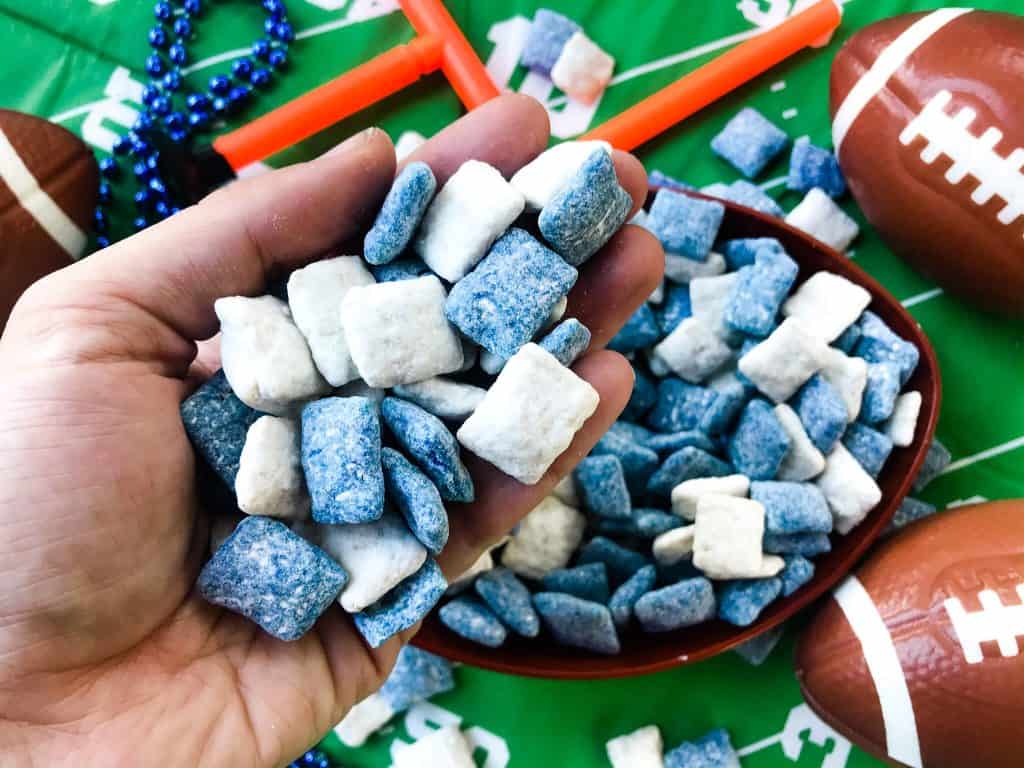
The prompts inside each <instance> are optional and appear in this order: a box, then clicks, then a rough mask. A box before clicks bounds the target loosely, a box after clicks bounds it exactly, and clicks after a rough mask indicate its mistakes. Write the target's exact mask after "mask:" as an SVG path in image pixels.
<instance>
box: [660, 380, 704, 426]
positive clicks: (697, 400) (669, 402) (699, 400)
mask: <svg viewBox="0 0 1024 768" xmlns="http://www.w3.org/2000/svg"><path fill="white" fill-rule="evenodd" d="M717 398H718V393H717V392H715V391H714V390H713V389H708V388H707V387H701V386H698V385H697V384H690V383H689V382H685V381H683V380H682V379H677V378H675V377H672V378H667V379H662V380H661V381H660V382H659V383H658V401H657V403H655V405H654V409H653V410H652V411H651V412H650V413H648V414H647V426H649V427H651V428H652V429H655V430H657V431H659V432H685V431H688V430H692V429H696V428H697V427H698V426H700V422H701V419H703V418H704V414H705V413H706V412H707V410H708V409H709V408H711V406H712V405H714V403H715V400H716V399H717Z"/></svg>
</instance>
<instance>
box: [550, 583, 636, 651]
mask: <svg viewBox="0 0 1024 768" xmlns="http://www.w3.org/2000/svg"><path fill="white" fill-rule="evenodd" d="M533 605H534V607H535V608H536V609H537V613H539V614H540V616H541V619H543V621H544V625H545V626H546V627H547V628H548V631H550V632H551V634H552V636H553V637H554V638H555V640H556V641H557V642H558V643H561V644H562V645H569V646H572V647H574V648H583V649H585V650H588V651H594V652H595V653H604V654H616V653H618V652H619V650H620V648H621V646H620V644H619V636H618V633H617V632H616V631H615V622H613V621H612V614H611V611H609V610H608V607H607V606H605V605H602V604H601V603H593V602H590V601H588V600H580V599H579V598H578V597H573V596H572V595H564V594H561V593H559V592H540V593H538V594H536V595H534V596H533Z"/></svg>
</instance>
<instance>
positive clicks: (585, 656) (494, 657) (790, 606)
mask: <svg viewBox="0 0 1024 768" xmlns="http://www.w3.org/2000/svg"><path fill="white" fill-rule="evenodd" d="M653 191H656V190H652V192H653ZM696 196H697V197H700V196H701V195H696ZM725 207H726V213H725V219H724V221H723V223H722V229H721V233H720V236H721V237H722V239H725V240H731V239H733V238H740V237H774V238H777V239H778V240H779V241H780V242H781V243H782V245H783V246H784V247H785V248H786V250H787V251H788V252H789V254H790V256H792V257H793V258H794V259H795V260H796V262H797V264H799V265H800V275H799V277H798V279H797V282H798V283H800V282H803V281H804V280H806V279H807V278H808V277H809V276H810V275H812V274H813V273H815V272H819V271H822V270H827V271H829V272H835V273H836V274H839V275H842V276H843V277H845V278H847V279H849V280H852V281H853V282H855V283H857V284H858V285H861V286H863V287H864V288H866V289H867V290H868V291H870V293H871V306H870V309H871V310H872V311H874V312H875V313H877V314H878V315H879V317H881V318H882V319H883V320H885V322H886V323H888V324H889V327H891V328H892V329H893V330H894V331H895V332H896V333H898V334H899V335H900V336H902V337H903V338H905V339H907V340H909V341H912V342H913V343H914V344H916V345H917V347H918V349H920V350H921V361H920V363H919V364H918V366H917V370H916V371H914V375H913V376H912V377H911V379H910V381H909V382H908V383H907V386H906V389H907V390H914V389H916V390H918V391H920V393H921V396H922V403H921V415H920V417H919V419H918V423H917V434H916V435H915V437H914V443H913V444H912V445H911V446H909V447H907V448H897V449H895V450H893V452H892V455H891V456H890V458H889V461H888V462H887V463H886V465H885V469H884V470H883V471H882V474H881V475H880V476H879V478H878V483H879V485H880V486H881V489H882V501H881V503H880V504H879V505H878V506H877V507H876V508H875V509H874V510H873V511H872V512H871V513H870V514H869V515H868V517H867V518H866V519H865V520H864V522H862V523H861V524H860V525H859V526H857V528H855V529H854V531H853V532H852V533H851V534H849V535H847V536H837V535H833V536H832V551H831V552H829V553H827V554H825V555H821V556H819V557H816V558H815V559H814V564H815V575H814V579H813V580H812V581H810V582H809V583H808V584H806V585H805V586H804V587H802V588H801V589H799V590H797V591H796V592H795V593H793V594H792V595H790V596H789V597H787V598H783V599H781V600H777V601H776V602H774V603H772V604H771V605H770V606H769V607H768V608H767V609H766V610H765V611H764V612H763V613H762V614H761V616H760V617H759V618H758V620H757V621H756V622H754V623H753V624H752V625H750V626H749V627H734V626H733V625H731V624H727V623H726V622H724V621H717V620H716V621H710V622H706V623H704V624H700V625H698V626H695V627H687V628H685V629H680V630H676V631H674V632H665V633H660V634H647V633H644V632H641V631H640V630H639V629H636V628H635V627H634V628H631V629H629V630H627V631H625V632H620V639H621V641H622V652H621V653H619V654H618V655H616V656H600V655H597V654H593V653H590V652H587V651H583V650H580V649H578V648H568V647H565V646H562V645H558V644H556V643H555V642H554V641H553V640H551V639H550V637H548V636H546V635H543V634H542V635H541V636H540V637H538V638H535V639H533V640H526V639H524V638H521V637H519V636H517V635H514V634H512V633H509V639H508V640H507V641H506V643H505V645H503V646H502V647H501V648H497V649H490V648H485V647H483V646H481V645H477V644H475V643H471V642H469V641H468V640H464V639H463V638H461V637H459V636H458V635H456V634H454V633H453V632H451V631H450V630H448V629H447V628H445V626H444V625H442V624H441V622H440V621H438V619H437V616H436V612H435V613H434V614H431V615H430V616H429V617H428V618H427V620H426V622H425V623H424V625H423V629H422V630H421V631H420V633H419V634H418V635H417V636H416V639H415V640H414V643H415V644H416V645H418V646H419V647H421V648H423V649H425V650H428V651H431V652H432V653H436V654H439V655H441V656H444V657H446V658H448V659H452V660H453V661H461V662H464V663H466V664H471V665H473V666H475V667H483V668H484V669H493V670H495V671H497V672H506V673H509V674H514V675H526V676H528V677H545V678H561V679H594V678H609V677H626V676H629V675H641V674H646V673H649V672H657V671H659V670H662V669H668V668H670V667H675V666H679V665H681V664H689V663H692V662H695V661H701V660H702V659H707V658H710V657H711V656H715V655H717V654H719V653H722V652H723V651H727V650H729V649H731V648H734V647H736V646H737V645H739V644H741V643H743V642H746V641H747V640H750V639H751V638H752V637H755V636H756V635H759V634H761V633H762V632H765V631H767V630H769V629H771V628H772V627H774V626H776V625H778V624H781V623H782V622H783V621H785V620H786V619H788V618H790V617H791V616H793V614H795V613H796V612H797V611H799V610H801V609H802V608H804V607H806V606H807V605H809V604H810V603H812V602H814V601H815V600H816V599H817V598H818V597H820V596H821V595H822V594H823V593H824V592H825V591H827V590H828V589H830V588H831V587H832V586H833V585H834V584H835V583H836V582H837V581H839V579H840V578H842V576H844V575H845V574H846V573H847V572H848V571H849V570H850V569H851V568H853V566H854V565H855V564H856V563H857V561H858V560H859V559H860V558H861V556H862V555H863V554H864V552H865V551H866V550H867V549H868V547H870V546H871V544H872V542H874V540H875V539H876V538H877V537H878V536H879V534H880V533H881V532H882V530H883V529H884V528H885V526H886V525H887V524H888V523H889V521H890V520H891V519H892V516H893V515H894V514H895V512H896V509H897V507H899V505H900V502H901V501H902V500H903V497H904V496H906V494H907V492H908V491H909V490H910V485H911V482H912V480H913V478H914V477H915V476H916V475H917V472H918V470H919V469H920V468H921V463H922V462H923V461H924V457H925V453H927V450H928V445H929V443H930V442H931V439H932V435H933V434H934V432H935V424H936V421H937V420H938V414H939V401H940V399H941V385H940V382H939V367H938V362H937V361H936V359H935V352H934V350H933V349H932V347H931V344H929V342H928V339H927V337H926V336H925V335H924V333H923V332H922V331H921V329H920V328H919V327H918V325H917V323H916V322H915V321H914V319H913V318H912V317H911V316H910V314H908V313H907V311H906V310H905V309H904V308H903V306H902V305H901V304H900V303H899V302H898V301H897V300H896V299H895V298H894V297H893V296H892V294H890V293H889V292H888V291H886V290H885V289H884V288H883V287H882V286H881V285H880V284H879V283H878V282H877V281H876V280H875V279H874V278H872V277H871V276H870V275H868V274H867V273H866V272H864V271H863V270H862V269H860V268H859V267H858V266H857V265H856V264H854V263H853V262H852V261H850V260H849V259H848V258H847V257H845V256H843V255H841V254H839V253H837V252H836V251H833V250H832V249H831V248H829V247H827V246H826V245H824V244H822V243H820V242H818V241H817V240H815V239H813V238H812V237H810V236H808V235H806V234H804V233H803V232H801V231H799V230H797V229H794V228H793V227H790V226H789V225H787V224H785V223H784V222H782V221H781V220H780V219H776V218H772V217H769V216H765V215H762V214H760V213H757V212H756V211H752V210H750V209H747V208H743V207H741V206H738V205H733V204H731V203H725Z"/></svg>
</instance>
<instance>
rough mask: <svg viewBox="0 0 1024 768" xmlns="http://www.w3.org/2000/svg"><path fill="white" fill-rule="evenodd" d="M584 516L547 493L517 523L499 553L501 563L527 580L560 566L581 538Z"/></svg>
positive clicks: (543, 574) (585, 523)
mask: <svg viewBox="0 0 1024 768" xmlns="http://www.w3.org/2000/svg"><path fill="white" fill-rule="evenodd" d="M586 527H587V519H586V518H585V517H584V516H583V515H582V514H581V513H580V511H579V510H577V509H575V508H573V507H570V506H568V505H567V504H563V503H562V502H561V501H559V500H558V499H556V498H555V497H554V496H548V497H547V498H545V499H544V500H543V501H542V502H541V503H540V504H538V505H537V506H536V507H534V508H533V510H532V511H531V512H530V514H528V515H527V516H526V517H524V518H523V519H522V521H520V523H519V528H518V529H517V530H516V532H515V533H514V534H512V538H511V539H509V542H508V544H506V545H505V549H504V550H502V553H501V564H502V565H504V566H505V567H506V568H509V569H511V570H512V571H514V572H515V573H517V574H519V575H520V576H524V577H525V578H528V579H541V578H543V577H544V576H546V575H547V574H548V573H550V572H551V571H553V570H555V569H556V568H564V567H565V566H566V565H568V564H569V560H570V558H571V557H572V555H573V552H575V551H576V548H577V547H578V546H579V545H580V542H582V541H583V531H584V530H585V529H586Z"/></svg>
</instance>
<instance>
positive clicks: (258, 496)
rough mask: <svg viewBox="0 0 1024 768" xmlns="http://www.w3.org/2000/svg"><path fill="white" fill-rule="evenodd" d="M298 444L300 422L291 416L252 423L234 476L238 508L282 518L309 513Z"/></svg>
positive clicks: (264, 418) (265, 417)
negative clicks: (290, 417)
mask: <svg viewBox="0 0 1024 768" xmlns="http://www.w3.org/2000/svg"><path fill="white" fill-rule="evenodd" d="M299 445H300V438H299V425H298V424H297V423H296V422H295V421H293V420H292V419H284V418H281V417H279V416H261V417H260V418H258V419H256V421H254V422H253V424H252V426H251V427H249V430H248V432H246V434H245V445H244V446H243V447H242V456H241V458H240V459H239V462H238V474H237V475H236V477H235V496H236V497H237V499H238V508H239V509H240V510H242V511H243V512H245V513H246V514H248V515H267V516H269V517H277V518H280V519H282V520H303V519H305V518H306V517H308V516H309V494H308V493H307V492H306V478H305V476H304V475H303V473H302V459H301V456H300V449H299Z"/></svg>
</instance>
